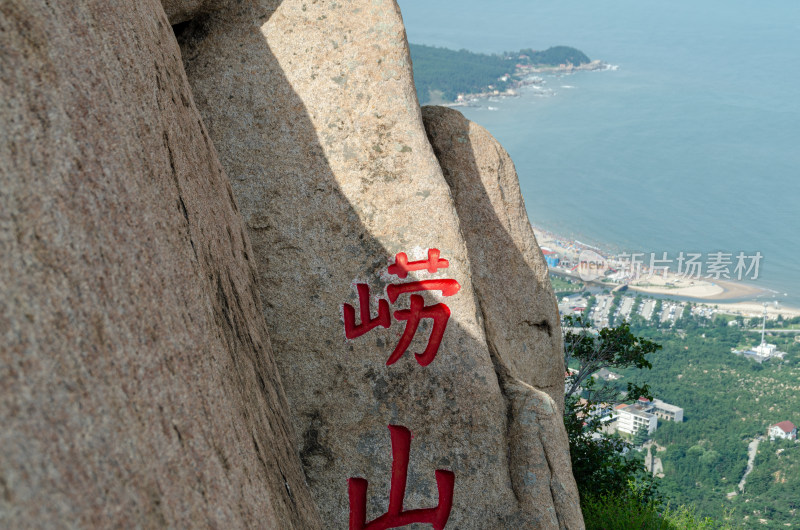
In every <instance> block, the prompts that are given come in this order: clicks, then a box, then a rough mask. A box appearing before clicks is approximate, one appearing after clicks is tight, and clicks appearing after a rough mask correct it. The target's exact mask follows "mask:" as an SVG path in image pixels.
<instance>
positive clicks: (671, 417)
mask: <svg viewBox="0 0 800 530" xmlns="http://www.w3.org/2000/svg"><path fill="white" fill-rule="evenodd" d="M651 412H652V413H653V414H655V415H656V416H658V417H659V418H661V419H662V420H667V421H674V422H676V423H680V422H682V421H683V409H682V408H680V407H676V406H675V405H670V404H669V403H664V402H663V401H661V400H660V399H654V400H653V410H652V411H651Z"/></svg>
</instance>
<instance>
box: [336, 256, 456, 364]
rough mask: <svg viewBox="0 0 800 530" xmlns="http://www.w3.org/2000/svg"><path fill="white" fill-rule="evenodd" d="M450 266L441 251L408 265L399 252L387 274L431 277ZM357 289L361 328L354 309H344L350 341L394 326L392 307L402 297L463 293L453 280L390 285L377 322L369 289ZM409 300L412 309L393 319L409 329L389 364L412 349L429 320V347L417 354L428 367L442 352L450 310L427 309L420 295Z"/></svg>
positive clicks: (361, 285)
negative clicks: (419, 330)
mask: <svg viewBox="0 0 800 530" xmlns="http://www.w3.org/2000/svg"><path fill="white" fill-rule="evenodd" d="M449 266H450V263H449V262H448V261H447V260H446V259H440V258H439V250H438V249H435V248H432V249H429V250H428V259H427V260H421V261H412V262H409V261H408V256H406V254H405V253H404V252H400V253H398V254H397V255H396V256H395V262H394V264H392V265H390V266H389V268H388V269H387V270H388V272H389V274H392V275H395V276H398V277H400V278H406V277H407V276H408V272H409V271H420V270H426V271H428V272H430V273H435V272H437V271H438V270H439V269H446V268H448V267H449ZM356 288H357V290H358V303H359V306H360V311H359V315H360V317H361V324H358V325H356V323H355V314H356V310H355V308H354V307H353V306H352V305H350V304H344V306H343V308H342V313H343V316H344V332H345V337H347V338H348V339H354V338H357V337H360V336H361V335H363V334H365V333H367V332H369V331H370V330H372V329H374V328H376V327H377V326H382V327H384V328H388V327H389V326H391V319H390V316H389V303H390V302H391V303H395V302H396V301H397V299H398V297H399V296H400V295H401V294H404V293H417V292H421V291H441V293H442V296H453V295H454V294H456V293H457V292H458V291H459V290H460V289H461V286H460V285H459V284H458V282H457V281H456V280H452V279H435V280H421V281H413V282H407V283H393V284H390V285H389V286H387V288H386V294H387V296H388V298H389V301H388V302H387V301H386V300H383V299H380V300H378V316H377V317H375V318H372V316H371V314H370V309H369V307H370V297H369V286H368V285H367V284H365V283H359V284H356ZM409 298H410V299H409V301H410V307H409V308H408V309H402V310H398V311H395V312H394V318H395V319H397V320H404V321H405V322H406V327H405V329H404V330H403V335H402V336H401V337H400V341H399V342H398V343H397V346H396V347H395V349H394V351H393V352H392V353H391V355H389V359H388V360H387V361H386V364H387V365H391V364H394V363H396V362H397V361H398V360H399V359H400V357H402V356H403V354H404V353H405V352H406V350H407V349H408V347H409V346H410V345H411V341H412V340H413V339H414V335H416V333H417V328H418V327H419V324H420V320H422V319H423V318H429V319H431V320H433V329H432V330H431V335H430V338H429V339H428V345H427V347H426V348H425V351H423V352H422V353H415V354H414V357H415V358H416V360H417V362H418V363H419V364H420V365H422V366H428V365H429V364H430V363H431V362H433V359H434V358H435V357H436V353H437V352H438V351H439V345H440V344H441V342H442V337H443V336H444V331H445V328H446V327H447V321H448V320H449V319H450V308H449V307H447V306H446V305H445V304H442V303H438V304H433V305H425V299H424V298H423V297H422V296H421V295H418V294H412V295H411V296H410V297H409Z"/></svg>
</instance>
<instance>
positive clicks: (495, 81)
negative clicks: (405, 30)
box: [410, 44, 614, 105]
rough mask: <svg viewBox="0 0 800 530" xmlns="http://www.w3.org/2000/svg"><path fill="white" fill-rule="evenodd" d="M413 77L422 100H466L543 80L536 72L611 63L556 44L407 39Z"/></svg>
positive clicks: (596, 67)
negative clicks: (499, 49) (463, 46)
mask: <svg viewBox="0 0 800 530" xmlns="http://www.w3.org/2000/svg"><path fill="white" fill-rule="evenodd" d="M410 48H411V60H412V62H413V64H414V82H415V84H416V87H417V96H418V97H419V101H420V104H422V105H425V104H454V103H465V102H467V101H470V100H472V99H476V98H479V97H487V96H514V95H516V91H517V89H519V88H520V87H522V86H525V85H535V84H538V83H541V79H540V78H537V77H535V75H534V74H537V73H550V72H564V73H571V72H574V71H581V70H606V69H610V68H614V67H612V66H610V65H608V64H607V63H604V62H603V61H599V60H594V61H592V60H591V59H589V57H588V56H587V55H586V54H585V53H583V52H582V51H580V50H578V49H575V48H571V47H569V46H554V47H551V48H548V49H546V50H544V51H536V50H532V49H524V50H520V51H518V52H504V53H501V54H483V53H474V52H470V51H467V50H458V51H456V50H449V49H447V48H437V47H434V46H425V45H422V44H411V45H410Z"/></svg>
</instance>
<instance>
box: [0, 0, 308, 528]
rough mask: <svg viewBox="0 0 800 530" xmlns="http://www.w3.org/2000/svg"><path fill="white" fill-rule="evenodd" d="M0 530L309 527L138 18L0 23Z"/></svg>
mask: <svg viewBox="0 0 800 530" xmlns="http://www.w3.org/2000/svg"><path fill="white" fill-rule="evenodd" d="M0 49H2V53H0V101H2V106H0V130H2V137H0V255H1V256H2V259H1V260H0V342H1V343H2V344H1V345H0V425H1V426H2V427H1V428H0V447H1V448H2V449H1V450H0V527H3V528H28V527H33V528H51V527H52V528H60V527H79V528H87V527H100V528H118V527H119V528H133V527H144V528H152V527H162V526H171V527H181V528H185V527H189V528H192V527H209V526H211V527H221V528H237V527H244V526H250V527H255V526H257V527H268V528H320V527H321V525H320V523H319V519H318V516H317V515H316V512H315V507H314V503H313V501H312V499H311V497H310V495H309V491H308V489H307V486H306V485H305V483H304V479H303V474H302V469H301V466H300V462H299V458H298V455H297V453H296V449H295V447H296V446H295V445H294V442H293V436H294V435H293V430H292V426H291V423H290V421H289V420H288V419H287V413H286V411H287V405H286V401H285V397H284V394H283V390H282V389H281V384H280V381H279V378H278V375H277V370H276V368H275V365H274V362H273V359H272V352H271V348H270V344H269V339H268V334H267V330H266V325H265V323H264V320H263V317H262V316H261V315H260V302H259V300H258V294H257V293H256V289H255V283H254V282H255V271H254V269H253V266H252V263H253V262H252V256H253V250H252V248H251V246H250V243H249V241H248V237H247V235H246V234H245V232H244V226H243V224H242V220H241V217H240V215H239V214H238V212H237V209H236V204H235V202H234V200H233V196H232V194H231V190H230V187H229V184H228V181H227V177H226V176H225V174H224V173H223V171H222V169H221V167H220V165H219V161H218V159H217V156H216V153H215V151H214V148H213V147H212V145H211V143H210V141H209V138H208V135H207V133H206V131H205V129H204V126H203V125H202V123H201V121H200V116H199V115H198V113H197V110H196V108H195V106H194V103H193V101H192V96H191V94H190V91H189V86H188V84H187V82H186V77H185V74H184V72H183V66H182V64H181V59H180V52H179V49H178V46H177V43H176V42H175V38H174V35H173V33H172V29H171V28H170V26H169V24H168V21H167V18H166V16H165V15H164V12H163V10H162V8H161V6H160V5H159V3H158V2H157V1H156V0H142V1H137V2H108V1H107V0H70V1H60V2H53V1H48V0H7V1H4V2H3V3H2V5H0Z"/></svg>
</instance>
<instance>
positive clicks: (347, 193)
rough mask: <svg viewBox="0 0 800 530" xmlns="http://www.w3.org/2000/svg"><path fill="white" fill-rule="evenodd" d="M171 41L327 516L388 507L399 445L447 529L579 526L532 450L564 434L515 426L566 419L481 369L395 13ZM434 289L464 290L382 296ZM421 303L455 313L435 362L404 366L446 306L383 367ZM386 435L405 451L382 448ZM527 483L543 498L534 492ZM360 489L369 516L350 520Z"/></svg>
mask: <svg viewBox="0 0 800 530" xmlns="http://www.w3.org/2000/svg"><path fill="white" fill-rule="evenodd" d="M178 40H179V42H180V43H181V48H182V52H183V57H184V63H185V66H186V71H187V75H188V77H189V81H190V83H191V85H192V90H193V93H194V96H195V100H196V101H197V104H198V107H199V109H200V112H201V114H202V115H203V118H204V121H205V123H206V125H207V126H208V128H209V133H210V135H211V138H212V140H213V142H214V145H215V146H216V147H217V149H218V151H219V153H220V160H221V161H222V164H223V166H224V167H225V169H226V171H227V173H228V175H229V176H230V178H231V182H232V187H233V190H234V194H235V195H236V198H237V200H238V202H239V205H240V207H241V210H242V214H243V216H244V218H245V221H246V223H247V226H248V229H249V232H250V236H251V239H252V241H253V246H254V253H255V254H254V259H255V261H256V262H257V264H258V275H259V285H260V293H261V298H262V302H263V307H264V315H265V317H266V319H267V322H268V325H269V329H270V334H271V337H272V339H273V347H274V348H275V351H276V360H277V363H278V366H279V368H280V371H281V375H282V377H283V381H284V384H285V387H286V391H287V395H288V397H289V402H290V406H291V408H292V410H293V413H294V422H295V427H296V429H297V431H298V433H299V435H300V452H301V458H302V461H303V464H304V469H305V471H306V475H307V478H308V481H309V484H310V486H311V488H312V491H313V493H314V495H315V498H316V499H317V501H318V505H319V507H320V511H321V514H322V517H323V519H324V520H325V521H326V523H327V524H328V525H329V526H331V527H344V526H345V525H346V524H347V521H348V518H351V523H352V521H353V518H355V524H356V526H355V527H358V523H359V520H360V518H362V517H364V518H366V519H368V520H370V519H373V518H375V517H377V516H379V515H380V514H383V513H384V512H387V506H388V505H390V503H389V491H390V476H391V474H392V472H393V471H397V469H400V468H402V465H400V466H399V468H395V467H393V465H392V463H393V458H392V456H393V453H392V449H396V448H399V447H401V446H402V447H405V449H408V446H407V445H404V444H406V443H410V451H411V452H410V470H409V475H408V484H407V489H406V490H405V496H404V501H403V505H404V506H405V507H406V508H408V509H415V508H428V507H432V506H435V505H437V502H439V501H440V500H441V498H440V497H446V495H445V493H444V492H446V490H447V487H446V486H442V485H443V484H445V483H446V481H447V480H446V477H447V473H450V472H451V473H453V474H454V476H455V486H454V488H455V492H454V498H453V507H452V511H451V513H450V517H449V526H448V527H452V528H464V529H473V528H475V529H477V528H480V529H483V528H508V527H513V526H515V525H518V526H522V527H542V528H555V527H558V526H569V527H573V526H577V525H579V523H576V521H579V520H580V512H579V509H578V508H577V503H575V504H574V505H572V506H569V507H568V508H565V507H564V506H563V505H560V504H558V503H557V502H556V501H554V499H553V497H552V496H551V495H550V494H549V489H550V484H551V481H550V475H551V470H549V469H548V463H547V461H548V458H549V453H547V452H546V451H545V449H544V447H543V446H542V439H543V438H547V437H553V438H558V443H556V444H555V447H557V448H559V449H563V446H562V445H559V443H560V442H561V441H562V440H561V438H560V437H561V435H562V434H563V425H561V430H560V431H559V430H558V429H556V430H554V431H553V432H552V434H551V433H550V432H546V433H542V432H539V430H540V429H541V426H542V425H543V423H542V422H533V423H531V424H530V425H527V424H526V425H520V424H518V423H516V421H517V420H515V419H514V418H524V419H525V421H528V422H531V421H533V418H534V417H535V416H536V415H537V414H538V413H541V414H542V415H543V416H546V417H547V418H549V419H550V420H553V421H555V422H556V423H560V416H559V411H558V406H557V405H556V404H554V402H553V401H552V399H550V398H549V397H548V396H547V395H546V394H543V393H541V392H538V391H536V390H535V389H533V388H531V387H527V386H526V385H525V383H522V382H519V384H520V385H523V386H522V387H521V388H523V390H519V389H518V388H517V387H516V386H514V385H516V384H517V382H516V380H514V379H513V378H510V377H509V378H506V379H502V378H501V377H500V376H499V375H498V369H499V370H502V365H499V366H498V367H496V366H495V364H494V363H493V358H492V355H491V354H490V351H489V346H488V344H487V340H486V332H485V328H484V318H483V317H482V315H481V310H480V307H479V304H478V299H477V298H476V295H475V290H474V288H473V281H472V278H471V269H470V260H469V254H468V249H467V246H466V245H465V243H464V240H463V238H462V235H461V228H460V225H459V219H458V215H457V212H456V209H455V206H454V204H453V201H452V196H451V191H450V188H449V187H448V185H447V182H446V181H445V179H444V177H443V175H442V171H441V169H440V167H439V163H438V161H437V160H436V157H435V155H434V153H433V151H432V149H431V147H430V144H429V142H428V139H427V137H426V135H425V130H424V127H423V124H422V119H421V114H420V109H419V106H418V102H417V100H416V94H415V90H414V85H413V79H412V72H411V64H410V58H409V52H408V46H407V42H406V38H405V32H404V28H403V25H402V20H401V17H400V13H399V9H398V8H397V5H396V4H395V2H394V1H392V0H374V1H373V0H370V1H367V0H357V1H352V2H333V1H318V2H307V1H302V0H283V1H277V0H274V1H270V0H253V1H250V2H244V3H241V4H237V5H236V7H235V8H231V9H229V10H225V11H219V12H216V13H213V14H211V15H209V16H204V17H201V18H198V19H195V20H194V21H193V22H191V23H187V24H184V25H182V26H181V28H180V29H179V33H178ZM437 251H438V253H437ZM400 253H405V254H406V255H407V256H402V255H401V254H400ZM437 255H438V257H437ZM404 257H407V259H408V260H409V261H415V260H418V261H425V260H426V259H427V258H429V257H430V262H431V263H432V264H441V265H444V262H439V261H438V260H447V268H439V267H438V265H435V266H431V267H430V268H429V270H419V271H415V272H410V273H408V276H407V277H403V275H402V274H399V273H398V271H399V270H400V269H402V267H401V266H400V264H401V263H402V262H403V259H404ZM390 265H394V267H391V268H390ZM426 268H427V267H426ZM432 279H448V280H456V281H457V282H458V284H459V285H460V290H459V291H458V292H457V293H454V292H453V291H452V290H451V291H442V290H441V289H443V288H444V285H443V284H440V285H439V287H438V288H437V290H435V291H424V292H419V293H415V294H414V295H415V296H421V298H417V299H416V300H415V298H413V296H412V297H409V294H400V295H399V297H398V298H396V299H395V298H394V296H393V294H392V290H393V289H394V288H393V287H391V286H392V285H395V284H404V283H408V282H412V281H423V280H432ZM367 288H369V292H367V290H366V289H367ZM395 294H396V293H395ZM362 296H363V298H362ZM361 299H363V300H365V302H366V303H367V304H369V310H370V312H369V313H366V314H365V313H362V311H361V309H362V308H361V304H360V300H361ZM376 299H380V300H376ZM389 302H392V303H393V304H392V308H391V311H395V310H399V313H391V311H390V310H389V307H388V306H389ZM414 304H421V305H422V304H424V306H425V308H427V309H425V308H423V311H428V312H427V313H425V315H427V316H430V315H432V314H433V313H434V312H437V311H444V310H443V309H442V308H441V307H442V306H441V305H438V304H446V306H447V307H448V308H449V312H450V318H449V321H448V322H447V325H446V328H445V329H444V333H443V337H442V339H441V343H440V345H439V347H438V350H435V351H437V352H438V353H437V354H436V355H435V357H432V356H430V355H423V356H422V357H420V358H417V357H415V356H414V355H413V354H412V352H423V350H425V352H428V351H429V350H428V349H427V348H428V345H429V339H428V338H429V335H435V334H436V333H437V332H439V331H441V326H440V324H441V320H442V317H441V314H442V313H441V312H439V313H437V314H438V315H440V317H439V320H438V321H437V320H432V319H431V318H426V317H424V318H423V319H422V323H421V324H420V330H419V332H418V333H416V335H415V338H414V339H413V341H412V342H411V343H410V345H409V347H408V348H407V353H405V354H404V355H401V356H399V358H397V359H396V362H393V361H395V359H394V357H393V356H392V353H393V351H395V350H394V348H395V345H396V344H398V342H399V341H401V340H402V338H401V334H403V331H404V328H405V326H406V325H409V326H410V323H409V319H413V316H412V315H413V313H414V311H410V310H409V309H411V308H412V306H413V305H414ZM416 309H420V308H419V307H417V308H416ZM362 315H363V317H366V318H368V319H369V318H375V319H377V320H376V321H375V322H374V324H376V325H377V326H376V327H374V329H371V330H370V331H368V332H365V333H364V334H363V335H359V333H358V332H353V331H354V330H352V329H351V330H350V332H349V333H346V326H345V324H344V321H346V320H347V319H348V318H349V317H353V318H354V322H355V323H360V322H362V318H363V317H362ZM375 315H377V316H375ZM392 316H394V317H395V318H394V319H392V318H391V317H392ZM552 318H553V317H550V319H551V321H552ZM403 320H406V322H403ZM432 323H433V324H434V325H433V326H432V325H431V324H432ZM537 323H538V321H537ZM378 324H379V325H378ZM386 326H388V329H387V328H386ZM356 331H357V330H356ZM362 331H363V330H362ZM552 331H553V332H557V324H554V325H553V329H552ZM402 351H403V348H401V349H400V352H402ZM387 362H389V363H390V364H387ZM504 381H505V382H504ZM506 383H507V384H506ZM504 388H508V389H509V392H512V393H513V394H514V395H513V396H511V397H509V395H505V394H504V393H503V389H504ZM529 390H530V391H531V392H533V393H532V394H531V393H526V392H528V391H529ZM518 392H522V394H523V397H522V398H518V397H516V393H518ZM537 392H538V393H537ZM530 396H534V397H535V398H541V399H542V402H541V403H533V402H532V400H531V399H529V398H530ZM537 407H538V408H537ZM516 409H519V410H518V411H517V412H515V410H516ZM509 418H511V419H509ZM543 421H544V420H543ZM545 423H546V422H545ZM390 425H393V426H395V427H392V429H391V433H392V442H397V444H396V445H395V446H393V447H392V448H391V449H390V436H389V430H387V426H390ZM399 426H403V427H406V428H408V429H410V430H411V431H412V432H413V435H414V437H413V441H411V442H408V438H404V436H406V434H407V433H406V434H403V433H402V432H401V430H399ZM403 432H405V431H403ZM395 436H397V439H395ZM528 439H530V440H531V442H530V443H528V442H527V441H526V440H528ZM402 440H406V441H405V442H402ZM400 453H402V451H400ZM512 453H513V454H514V455H516V456H514V457H513V458H511V457H510V455H511V454H512ZM562 456H563V455H562ZM559 463H560V461H559ZM520 466H528V467H525V468H524V469H523V468H521V467H520ZM567 466H568V460H567ZM437 470H443V471H444V473H440V474H439V475H436V474H435V473H436V471H437ZM561 471H562V472H564V473H567V474H569V468H568V467H565V468H562V469H561ZM435 476H436V479H440V478H441V479H442V482H441V484H438V483H437V481H435V479H434V477H435ZM360 478H363V479H366V480H367V481H368V486H366V485H365V484H364V483H363V482H362V481H360V480H359V479H360ZM349 479H354V480H349ZM348 480H349V482H348ZM521 481H522V482H521ZM525 481H527V484H534V483H536V484H538V486H536V487H537V488H539V489H536V491H537V495H538V494H540V493H542V491H543V490H542V489H541V487H544V490H547V492H548V493H547V495H544V494H542V495H540V496H539V497H536V498H534V497H532V496H531V494H530V492H529V491H527V490H525V488H526V484H525ZM348 484H349V486H348ZM437 486H441V488H437ZM348 487H349V490H348ZM364 487H367V490H366V492H364V490H363V488H364ZM348 492H349V494H350V495H351V499H356V502H354V503H353V505H354V506H355V507H356V510H355V511H351V509H350V508H351V503H349V502H348ZM397 493H398V492H397V490H393V494H392V496H391V498H392V499H394V500H392V501H391V504H392V505H394V506H395V508H396V507H397V504H396V502H397V499H396V494H397ZM401 493H402V492H401ZM362 494H363V495H366V502H367V506H366V510H365V513H362V512H360V511H359V509H358V502H357V501H358V499H359V498H360V495H362ZM520 495H522V496H523V497H524V498H523V499H520V497H519V496H520ZM401 498H402V495H401ZM536 502H539V503H541V504H540V505H539V506H534V507H531V506H532V505H534V504H536ZM564 509H568V510H570V513H568V514H561V513H560V512H559V511H560V510H564ZM576 510H577V515H576V514H575V512H576ZM395 511H396V510H395ZM390 512H391V510H390ZM389 515H390V516H391V515H392V514H391V513H390V514H389ZM440 522H441V521H440ZM573 523H574V525H573ZM435 527H436V528H439V527H440V526H435Z"/></svg>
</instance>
